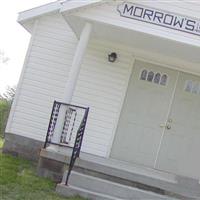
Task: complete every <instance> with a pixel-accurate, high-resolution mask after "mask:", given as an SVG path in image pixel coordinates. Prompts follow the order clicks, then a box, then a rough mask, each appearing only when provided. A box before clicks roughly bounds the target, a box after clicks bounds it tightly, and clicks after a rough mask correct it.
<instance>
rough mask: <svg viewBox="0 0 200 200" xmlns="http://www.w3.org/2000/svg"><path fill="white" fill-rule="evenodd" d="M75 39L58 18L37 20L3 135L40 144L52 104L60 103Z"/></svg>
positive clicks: (52, 16) (75, 42) (53, 16)
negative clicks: (6, 134)
mask: <svg viewBox="0 0 200 200" xmlns="http://www.w3.org/2000/svg"><path fill="white" fill-rule="evenodd" d="M76 44H77V39H76V37H75V35H74V33H73V32H72V30H71V29H70V27H69V26H68V25H67V23H66V22H65V20H64V19H63V18H62V16H61V15H60V14H53V15H46V16H43V17H41V18H40V19H39V20H38V23H37V28H36V30H35V32H34V35H33V36H32V43H31V46H30V52H29V55H28V57H27V58H26V59H27V61H26V63H25V70H24V72H23V74H22V75H21V76H22V77H23V78H22V80H21V83H20V85H19V87H18V95H17V99H16V103H15V105H14V108H13V109H12V110H13V112H11V115H10V117H9V124H8V126H7V130H6V131H7V132H10V133H14V134H19V135H22V136H26V137H30V138H33V139H36V140H41V141H44V138H45V135H46V131H47V127H48V123H49V116H50V113H51V108H52V104H53V101H54V100H59V101H61V100H62V94H63V92H64V87H65V84H66V82H67V79H68V72H69V70H70V67H71V63H72V59H73V54H74V51H75V48H76Z"/></svg>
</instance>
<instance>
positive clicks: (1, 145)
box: [0, 137, 4, 149]
mask: <svg viewBox="0 0 200 200" xmlns="http://www.w3.org/2000/svg"><path fill="white" fill-rule="evenodd" d="M3 142H4V140H3V139H2V138H1V137H0V149H1V148H3Z"/></svg>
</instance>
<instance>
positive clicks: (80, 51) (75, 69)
mask: <svg viewBox="0 0 200 200" xmlns="http://www.w3.org/2000/svg"><path fill="white" fill-rule="evenodd" d="M91 31H92V25H91V24H90V23H86V25H85V27H84V28H83V30H82V33H81V36H80V40H79V42H78V45H77V48H76V52H75V55H74V59H73V62H72V67H71V70H70V73H69V80H68V82H67V84H66V86H65V93H64V97H63V100H64V102H65V103H70V102H71V100H72V96H73V92H74V89H75V87H76V82H77V79H78V75H79V72H80V69H81V65H82V62H83V58H84V55H85V52H86V49H87V45H88V42H89V39H90V35H91Z"/></svg>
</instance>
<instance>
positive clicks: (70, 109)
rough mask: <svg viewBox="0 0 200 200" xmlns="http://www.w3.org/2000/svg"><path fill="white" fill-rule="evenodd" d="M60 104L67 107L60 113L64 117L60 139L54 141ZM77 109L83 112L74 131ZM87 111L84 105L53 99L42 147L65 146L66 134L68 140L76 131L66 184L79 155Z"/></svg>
mask: <svg viewBox="0 0 200 200" xmlns="http://www.w3.org/2000/svg"><path fill="white" fill-rule="evenodd" d="M61 106H66V107H67V108H66V111H65V114H64V116H62V115H61V116H62V117H64V121H62V122H63V124H61V125H62V126H63V128H62V131H61V133H60V140H59V141H60V142H59V143H55V142H54V141H52V138H53V136H54V131H55V127H56V124H57V121H58V117H59V112H60V108H61ZM78 109H81V110H82V111H84V114H83V115H82V120H80V121H81V122H80V124H79V126H77V127H78V129H77V131H76V130H75V129H74V126H75V124H76V121H77V115H78V112H77V111H78ZM73 113H74V115H73ZM88 113H89V108H86V107H82V106H76V105H72V104H66V103H61V102H58V101H54V103H53V107H52V111H51V116H50V120H49V126H48V130H47V134H46V139H45V143H44V148H46V147H47V145H48V144H53V145H59V146H66V143H65V144H63V141H65V139H66V138H67V134H68V135H69V141H70V140H71V138H72V134H73V131H74V130H75V131H76V132H75V133H74V134H76V135H75V140H74V144H73V147H72V148H73V150H72V155H71V159H70V164H69V168H68V173H67V177H66V181H65V184H66V185H67V184H68V181H69V177H70V174H71V171H72V169H73V167H74V164H75V161H76V159H77V158H78V157H79V155H80V151H81V146H82V141H83V136H84V132H85V127H86V123H87V118H88ZM72 115H73V116H74V118H73V119H71V117H72ZM70 124H71V127H69V126H70ZM69 130H70V133H69V132H68V131H69Z"/></svg>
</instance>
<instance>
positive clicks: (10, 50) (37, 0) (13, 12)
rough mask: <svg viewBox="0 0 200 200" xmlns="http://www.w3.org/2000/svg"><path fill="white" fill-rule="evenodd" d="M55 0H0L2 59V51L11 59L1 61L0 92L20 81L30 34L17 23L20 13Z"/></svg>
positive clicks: (0, 55) (0, 48)
mask: <svg viewBox="0 0 200 200" xmlns="http://www.w3.org/2000/svg"><path fill="white" fill-rule="evenodd" d="M53 1H55V0H12V1H7V0H0V59H1V57H2V52H3V53H4V56H3V57H5V58H7V57H8V58H9V60H8V61H7V62H5V63H2V62H0V94H1V93H3V92H5V90H6V87H7V86H11V87H12V86H15V85H17V83H18V80H19V76H20V73H21V69H22V66H23V62H24V58H25V55H26V50H27V48H28V44H29V40H30V34H29V33H28V32H27V31H26V30H25V29H24V28H23V27H22V26H21V25H20V24H18V23H17V16H18V13H19V12H21V11H24V10H27V9H30V8H33V7H37V6H40V5H43V4H46V3H49V2H53Z"/></svg>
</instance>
